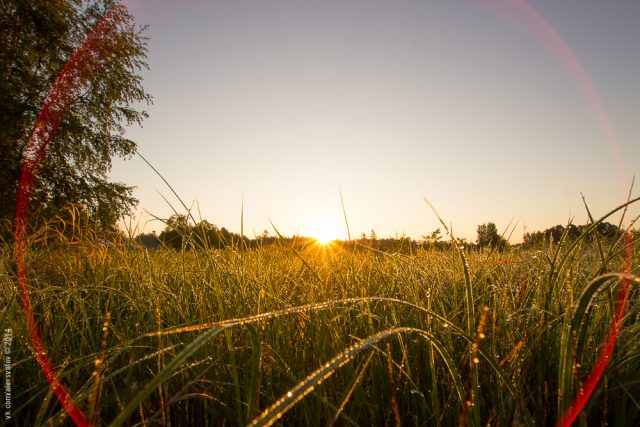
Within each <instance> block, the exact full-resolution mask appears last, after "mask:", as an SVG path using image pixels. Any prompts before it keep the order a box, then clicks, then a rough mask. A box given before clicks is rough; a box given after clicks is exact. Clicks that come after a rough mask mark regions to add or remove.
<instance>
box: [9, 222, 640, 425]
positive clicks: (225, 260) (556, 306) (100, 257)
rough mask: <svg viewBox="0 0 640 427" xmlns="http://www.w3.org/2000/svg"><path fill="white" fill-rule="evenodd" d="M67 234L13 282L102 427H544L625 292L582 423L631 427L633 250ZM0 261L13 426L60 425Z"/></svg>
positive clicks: (583, 370) (573, 388)
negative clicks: (178, 245) (395, 248)
mask: <svg viewBox="0 0 640 427" xmlns="http://www.w3.org/2000/svg"><path fill="white" fill-rule="evenodd" d="M74 221H76V220H74ZM76 222H77V223H78V224H80V222H81V221H76ZM595 223H597V221H594V224H595ZM78 224H76V225H75V227H78V230H75V231H74V232H73V233H69V232H68V231H69V230H67V232H65V233H64V234H62V233H57V234H56V232H55V229H57V228H55V227H52V228H51V230H49V231H41V232H40V233H39V234H36V235H35V236H36V238H34V240H33V241H32V244H31V245H30V247H29V249H28V253H27V267H28V277H29V285H30V292H31V298H32V302H33V309H34V315H35V316H36V318H37V321H38V324H39V326H40V328H41V331H42V339H43V342H44V343H45V344H46V345H47V346H48V349H49V353H50V357H51V360H52V361H53V363H55V364H56V368H57V369H58V372H59V376H60V378H61V380H62V381H64V382H65V384H66V385H67V387H68V389H69V391H70V392H72V393H73V398H74V400H75V402H76V403H77V405H78V406H79V407H80V408H82V409H83V410H84V411H85V413H89V412H91V413H93V414H99V417H100V419H99V421H98V423H101V424H104V425H109V424H111V423H112V424H114V425H118V424H119V425H136V424H144V423H163V422H164V423H166V424H168V423H171V424H172V425H174V426H175V425H220V424H226V425H242V424H243V423H250V422H251V421H252V420H256V421H255V422H256V423H261V422H262V423H265V424H268V423H270V422H274V421H275V422H276V423H281V424H286V425H326V424H329V423H331V422H335V423H336V425H339V424H346V423H348V424H352V425H353V424H360V425H385V424H386V425H391V424H394V423H395V419H396V409H394V407H393V406H394V405H397V413H399V415H400V418H401V420H402V423H403V424H404V425H458V423H459V422H460V417H461V414H464V413H465V412H464V411H466V410H467V409H465V407H466V405H467V404H468V403H467V402H471V404H472V406H471V407H470V408H469V412H468V413H467V414H466V415H465V418H464V420H465V422H466V423H467V424H468V425H486V424H488V423H490V424H492V425H508V424H511V423H514V422H515V423H516V424H518V423H519V424H523V425H531V424H534V423H535V424H536V425H549V424H553V423H555V422H556V421H557V420H558V419H559V417H560V416H561V415H562V414H561V413H560V412H561V411H562V410H563V409H564V408H565V407H566V405H568V404H569V403H571V401H572V398H573V397H574V396H575V395H576V394H577V393H579V391H580V387H581V382H582V381H584V380H585V378H586V376H587V374H588V373H589V372H590V370H591V368H592V367H593V366H594V365H595V363H596V359H597V356H598V354H599V353H600V351H601V349H602V347H603V343H604V341H605V337H606V336H607V333H608V328H609V325H610V322H611V319H612V316H613V315H614V309H615V306H614V304H615V300H614V299H612V298H610V297H609V295H613V296H615V295H616V294H617V289H618V287H619V286H620V285H619V281H620V280H619V279H621V278H623V277H624V278H628V279H629V281H630V290H629V295H628V299H627V306H626V312H625V316H624V317H623V318H622V319H621V325H620V331H619V335H618V341H617V343H616V346H615V349H614V351H613V353H612V355H611V357H610V359H609V363H608V365H607V367H606V370H605V372H604V375H603V379H602V381H601V382H600V383H599V384H598V385H597V388H596V391H595V392H594V394H593V395H592V397H591V399H590V400H589V402H588V403H587V405H586V406H585V408H584V409H583V411H582V414H583V415H581V417H583V419H584V421H583V422H585V423H587V424H589V425H591V424H599V423H601V422H605V421H606V422H608V423H609V424H611V425H616V424H617V425H638V424H640V406H639V405H638V398H637V396H638V395H640V376H639V375H638V372H640V347H639V346H638V342H640V326H638V325H639V323H638V319H639V316H640V300H639V291H638V288H639V286H640V284H639V283H638V275H639V273H640V271H639V266H638V259H637V256H635V255H634V257H633V260H632V263H631V265H630V270H629V271H628V272H625V273H624V275H622V276H621V274H623V273H616V272H623V271H624V268H625V263H624V254H623V252H622V251H621V249H622V247H621V246H620V245H621V244H622V242H621V241H606V240H602V241H600V242H599V244H600V245H601V247H602V251H601V250H600V249H599V247H598V242H597V241H587V239H585V238H581V239H580V241H579V242H577V243H576V242H571V241H569V240H566V241H564V242H562V244H560V243H559V242H556V243H553V244H552V245H549V244H546V245H545V246H542V247H539V248H535V249H530V250H525V249H521V248H517V247H516V248H511V249H508V250H507V251H506V252H503V253H486V252H484V253H481V252H474V251H469V250H468V249H465V250H460V248H459V247H455V246H454V245H452V248H450V249H447V250H442V251H438V250H422V249H419V250H415V251H413V252H412V253H411V254H409V255H400V254H390V253H383V252H378V251H375V250H373V249H372V250H368V249H363V248H359V247H358V248H357V249H354V250H352V248H351V247H349V248H345V249H343V248H341V247H340V245H335V246H334V247H332V248H324V249H311V248H309V249H308V250H305V251H304V252H299V251H298V252H297V249H292V248H291V247H289V246H284V245H283V246H278V245H272V246H264V247H259V248H256V249H247V250H242V251H236V250H230V249H226V250H190V251H183V252H176V251H172V250H167V249H161V250H158V251H150V252H146V251H142V250H138V249H135V248H134V247H133V246H132V245H128V244H127V242H123V243H122V244H115V245H110V246H105V245H103V244H100V243H98V242H97V241H96V239H95V238H94V236H93V235H92V233H91V232H90V230H84V229H82V228H81V225H78ZM68 226H69V227H72V225H71V224H68ZM65 236H73V238H69V237H65ZM632 244H633V245H634V253H635V254H637V253H638V249H639V242H638V241H637V240H636V241H634V242H632ZM547 254H548V257H547V256H546V255H547ZM601 254H603V255H604V257H603V256H601ZM0 256H1V257H2V258H1V262H0V283H1V286H2V291H3V298H2V301H0V321H1V322H2V324H3V325H6V326H4V327H5V328H11V329H12V330H13V335H14V337H15V338H14V341H13V344H12V354H11V356H12V366H11V369H12V372H11V373H12V378H13V381H14V382H13V384H12V385H13V390H14V394H13V402H14V406H13V414H12V416H13V419H14V420H15V421H16V422H17V423H18V424H21V425H48V424H51V423H53V424H56V423H64V422H65V421H61V418H64V417H65V416H64V411H63V410H62V408H61V406H60V405H59V403H58V402H57V401H56V400H55V399H52V395H51V393H50V388H49V385H48V383H47V382H46V380H45V378H44V377H43V376H42V374H41V373H40V371H39V368H38V366H37V364H36V363H35V362H34V358H33V354H32V350H31V349H30V348H29V346H28V341H27V340H25V337H26V333H27V331H26V326H25V324H24V319H23V318H22V315H21V312H20V304H19V296H18V293H17V290H16V288H15V277H14V275H15V272H14V269H13V266H12V261H11V259H12V257H11V248H10V247H3V248H2V251H1V254H0ZM505 260H508V262H506V261H505ZM603 264H606V269H607V271H605V272H603V271H601V270H602V268H603V267H602V266H603ZM603 273H606V274H604V275H603ZM485 306H486V307H489V308H490V310H489V311H485V310H484V307H485ZM158 309H159V313H160V316H158ZM107 312H108V313H110V320H109V325H108V335H106V336H105V333H104V332H103V327H104V323H105V316H106V315H105V313H107ZM474 313H477V315H475V314H474ZM481 334H482V338H481ZM158 338H161V341H158ZM387 343H388V344H389V351H387V348H386V344H387ZM96 360H100V367H101V368H100V369H101V372H100V373H99V375H100V378H99V379H100V381H99V383H98V385H100V387H101V391H100V394H99V399H97V395H96V393H97V391H96V388H95V387H96V384H97V382H96V378H95V376H94V375H92V374H93V372H94V371H96V365H95V361H96ZM390 361H393V363H396V362H397V363H396V365H394V370H393V376H394V388H391V387H390V379H389V378H390V376H389V363H390ZM327 365H329V366H328V367H327ZM4 369H5V368H4V367H1V368H0V370H2V373H4ZM319 379H322V384H321V385H319V384H318V383H317V380H319ZM311 387H313V390H311ZM469 390H470V391H473V394H471V393H469ZM289 393H291V396H289ZM393 395H395V399H394V398H393ZM472 395H473V399H469V398H468V396H472ZM303 397H304V398H303ZM392 402H395V403H394V404H392ZM96 405H99V408H98V407H96ZM270 408H271V409H270ZM285 410H286V411H285ZM277 415H280V418H278V417H277ZM69 421H70V420H68V419H67V421H66V422H67V423H69Z"/></svg>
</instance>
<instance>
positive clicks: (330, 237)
mask: <svg viewBox="0 0 640 427" xmlns="http://www.w3.org/2000/svg"><path fill="white" fill-rule="evenodd" d="M340 232H341V229H340V228H339V227H338V226H337V225H336V224H332V223H331V222H329V221H314V222H312V223H310V224H309V225H308V226H307V227H305V234H306V235H307V236H309V237H312V238H314V239H315V240H316V242H318V243H319V244H321V245H326V244H329V243H331V242H333V241H334V240H338V239H339V238H340Z"/></svg>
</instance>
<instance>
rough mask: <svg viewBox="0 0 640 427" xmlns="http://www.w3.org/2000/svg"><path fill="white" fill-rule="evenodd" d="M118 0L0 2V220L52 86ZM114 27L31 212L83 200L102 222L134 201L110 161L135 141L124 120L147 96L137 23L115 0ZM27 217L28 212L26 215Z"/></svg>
mask: <svg viewBox="0 0 640 427" xmlns="http://www.w3.org/2000/svg"><path fill="white" fill-rule="evenodd" d="M114 4H115V2H113V1H109V0H102V1H82V0H56V1H49V0H29V1H24V0H4V1H2V2H0V28H2V36H0V154H1V155H0V219H1V220H5V221H7V220H8V221H11V220H12V219H13V217H14V215H15V202H16V194H17V189H18V182H19V174H20V168H21V162H22V158H23V155H24V153H25V150H26V147H27V144H28V142H29V138H30V135H31V132H32V129H33V126H34V123H35V122H36V118H37V115H38V113H39V111H40V109H41V108H42V105H43V103H44V101H45V99H46V98H47V95H48V94H49V91H50V90H51V87H52V85H53V83H54V81H55V79H56V77H57V76H58V74H59V73H60V71H61V69H62V68H63V67H64V65H65V64H66V63H67V61H68V59H69V58H70V57H71V55H72V54H73V52H74V50H75V49H76V48H77V47H78V46H79V44H80V43H81V42H82V40H83V39H84V37H85V36H86V34H87V33H88V31H89V30H90V29H91V28H92V27H93V26H94V24H95V23H96V22H97V21H98V20H99V19H100V17H102V16H103V15H104V14H105V13H106V11H107V10H109V9H110V7H111V6H113V5H114ZM114 19H116V20H117V29H118V30H117V32H116V33H115V34H113V35H111V37H110V38H109V40H108V42H107V43H104V44H103V45H100V50H101V54H102V55H104V56H105V57H106V58H108V59H107V60H105V61H103V62H104V63H103V64H102V65H101V68H100V71H99V72H98V73H95V74H94V75H93V76H92V77H91V78H90V79H89V81H88V82H87V84H86V85H85V87H84V88H83V91H82V92H81V93H80V94H79V95H78V96H77V97H75V98H74V99H73V101H72V104H71V107H70V108H69V110H68V111H66V113H65V115H64V117H63V119H62V122H61V123H60V126H59V127H58V128H57V129H56V131H55V134H54V136H53V139H52V140H51V143H50V145H49V146H48V150H47V153H46V158H45V161H44V164H43V167H42V169H41V170H40V173H39V176H38V179H37V181H36V185H35V190H34V192H33V193H32V196H31V208H32V211H34V212H37V213H38V214H39V215H37V216H39V217H40V218H47V217H50V216H51V215H53V214H55V213H56V212H58V211H60V210H61V209H63V208H64V207H65V206H67V205H69V204H72V203H73V204H77V205H81V206H83V207H84V209H86V210H87V212H88V213H89V214H90V216H91V217H92V218H93V220H94V221H96V222H97V223H98V224H99V226H100V227H101V228H102V229H105V230H109V229H113V228H114V227H115V224H116V221H117V220H118V218H119V217H120V216H121V215H122V214H123V213H126V212H127V211H128V210H129V209H130V208H131V207H132V206H133V205H134V204H135V203H136V200H135V199H134V198H133V196H132V187H129V186H127V185H125V184H123V183H114V182H110V181H109V180H108V172H109V170H110V168H111V159H112V158H113V157H114V156H120V157H127V156H130V155H132V154H133V153H134V152H135V149H136V145H135V143H134V142H133V141H131V140H129V139H127V138H125V137H124V131H125V127H126V126H129V125H134V124H140V123H141V122H142V120H143V119H144V118H145V117H146V116H147V114H146V112H144V111H140V110H137V109H136V105H138V104H139V103H140V102H146V103H149V102H150V101H151V98H150V96H149V95H148V94H147V93H146V92H145V91H144V89H143V87H142V77H141V76H140V71H141V70H143V69H145V68H146V67H147V64H146V63H145V62H144V60H145V57H146V52H147V50H146V38H145V37H144V36H143V35H142V31H143V30H144V28H140V27H137V26H136V25H135V23H134V21H133V17H132V16H131V15H130V14H129V13H128V12H127V10H126V8H124V7H123V6H121V5H120V6H119V7H118V8H117V14H116V15H115V18H114ZM32 216H34V215H32Z"/></svg>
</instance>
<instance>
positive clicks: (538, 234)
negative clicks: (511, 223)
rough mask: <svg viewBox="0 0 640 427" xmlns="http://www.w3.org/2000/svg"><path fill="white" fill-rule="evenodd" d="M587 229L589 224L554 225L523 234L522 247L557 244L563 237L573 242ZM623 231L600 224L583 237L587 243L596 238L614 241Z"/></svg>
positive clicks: (609, 224)
mask: <svg viewBox="0 0 640 427" xmlns="http://www.w3.org/2000/svg"><path fill="white" fill-rule="evenodd" d="M587 228H589V224H586V225H574V224H569V225H567V226H563V225H556V226H554V227H551V228H547V229H546V230H544V231H535V232H533V233H525V234H524V236H523V240H522V245H523V246H525V247H532V246H538V245H541V244H543V243H545V242H550V241H552V242H559V241H560V240H561V239H562V238H563V236H564V238H565V239H568V240H575V239H577V238H578V237H580V236H581V235H582V234H584V233H585V232H586V230H587ZM623 232H624V231H623V230H621V229H620V228H619V227H618V226H617V225H614V224H611V223H609V222H601V223H599V224H597V225H596V227H595V229H594V230H592V231H591V232H590V233H589V234H588V235H586V236H585V239H586V240H587V241H593V239H594V238H595V237H596V235H597V236H600V237H601V238H604V239H608V240H615V239H618V238H620V237H621V236H622V234H623Z"/></svg>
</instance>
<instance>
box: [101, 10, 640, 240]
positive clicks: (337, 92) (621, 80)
mask: <svg viewBox="0 0 640 427" xmlns="http://www.w3.org/2000/svg"><path fill="white" fill-rule="evenodd" d="M125 4H127V5H128V7H129V8H130V11H131V12H132V13H133V14H134V16H135V18H136V20H137V22H138V23H139V24H142V25H146V24H148V25H149V29H148V31H147V32H146V34H147V35H148V37H149V56H148V62H149V65H150V67H151V69H150V70H149V71H146V72H145V73H144V85H145V88H146V90H147V91H148V92H149V93H150V94H152V95H153V96H154V98H155V102H154V104H153V105H152V106H149V107H148V108H147V110H148V112H149V113H150V117H149V119H148V120H147V121H146V122H145V123H144V127H143V128H131V129H129V130H128V133H127V135H128V137H130V138H131V139H133V140H134V141H135V142H137V144H138V147H139V150H140V152H141V153H142V154H143V155H144V156H146V157H147V158H148V159H149V160H150V161H151V162H152V163H153V164H154V166H155V167H156V168H157V169H158V170H160V171H161V173H162V174H163V175H164V176H165V178H166V179H167V180H168V181H169V182H170V183H171V185H172V186H173V187H174V188H175V190H176V191H177V192H178V193H179V194H180V196H181V197H182V198H183V199H184V200H185V201H186V202H187V203H188V204H191V203H193V202H196V201H197V204H198V205H199V210H200V214H199V215H198V213H197V212H196V216H201V217H202V218H205V219H207V220H209V221H210V222H212V223H215V224H217V225H219V226H225V227H226V228H228V229H230V230H232V231H236V232H237V231H240V209H241V203H242V199H243V198H244V221H245V234H247V235H248V236H250V237H251V236H253V234H254V232H255V233H256V234H260V233H261V232H262V230H264V229H269V230H271V226H270V225H269V219H271V220H272V221H273V223H274V224H275V225H276V226H277V227H278V228H279V229H280V231H281V232H282V233H284V234H287V235H290V234H293V233H296V232H299V233H301V234H307V235H313V234H317V233H320V232H321V230H323V229H324V230H325V231H324V232H329V233H332V234H335V235H336V237H345V236H346V233H345V231H344V226H343V220H342V213H341V208H340V193H339V191H340V188H341V189H342V193H343V196H344V200H345V206H346V210H347V215H348V218H349V222H350V225H351V229H352V232H353V233H354V234H357V235H359V234H360V233H361V232H363V231H364V232H366V233H367V234H368V233H369V231H370V230H371V229H375V230H376V233H377V234H378V236H387V235H395V234H396V233H397V234H402V233H406V234H407V235H409V236H411V237H415V238H419V237H420V236H422V235H425V234H428V233H430V232H431V231H432V230H434V229H435V228H436V227H438V222H437V219H436V218H435V216H434V215H433V214H432V212H431V211H430V209H429V207H428V206H427V204H426V203H425V202H424V200H423V197H427V198H429V199H430V200H431V201H432V203H433V204H434V205H435V206H436V208H437V209H438V210H439V212H440V213H441V214H442V216H443V217H444V218H445V219H446V220H447V221H448V222H450V223H451V224H453V228H454V232H455V233H456V234H457V235H459V236H462V237H466V238H468V239H470V240H474V239H475V229H476V227H477V225H478V224H479V223H483V222H487V221H493V222H495V223H496V224H497V226H498V228H499V229H503V228H505V227H506V226H507V224H508V223H509V221H510V220H512V219H514V221H515V222H516V223H517V224H518V225H517V228H516V230H515V232H514V234H513V237H512V239H511V241H512V242H517V241H520V240H521V237H522V234H523V229H524V227H526V228H527V229H528V230H530V231H534V230H540V229H544V228H547V227H549V226H553V225H555V224H558V223H566V222H567V221H568V219H569V218H570V217H572V216H574V217H575V222H576V223H584V222H585V221H586V215H585V213H584V209H583V208H582V202H581V199H580V192H583V193H584V194H585V196H586V197H587V199H588V201H589V203H590V205H591V208H592V210H593V211H594V213H595V214H597V215H599V214H603V213H605V212H606V211H607V210H609V209H610V208H613V207H615V206H617V205H618V204H619V202H621V201H622V199H623V193H624V192H625V191H626V190H628V188H623V187H622V183H623V182H624V183H625V185H627V186H628V184H629V183H630V182H631V177H632V176H633V175H634V174H635V175H640V166H639V165H640V162H639V161H638V160H639V159H640V25H638V22H640V1H637V0H609V1H601V0H531V1H530V2H529V3H528V4H529V5H530V6H531V7H532V8H533V9H535V10H536V11H537V12H538V13H539V14H540V15H541V16H542V17H543V18H544V19H545V20H546V22H547V23H548V24H550V25H551V26H552V27H553V29H554V30H555V31H556V32H557V34H558V35H559V36H560V38H561V39H562V40H563V41H564V43H566V46H568V48H569V49H570V51H571V52H572V54H573V55H575V58H577V60H578V61H579V62H580V64H582V66H583V67H584V70H586V72H587V74H588V77H589V78H590V80H591V82H592V83H593V87H594V88H595V89H596V90H597V93H598V95H599V97H600V100H601V101H602V104H603V106H604V108H605V110H606V113H607V114H608V117H609V120H610V124H611V126H612V128H613V130H614V132H615V137H616V138H617V140H616V141H615V142H614V141H612V139H611V138H612V135H613V134H612V133H609V134H607V132H606V131H604V130H603V119H602V117H600V116H599V115H598V114H597V112H596V111H595V110H594V107H593V102H594V101H593V95H592V94H590V93H589V92H588V90H586V89H585V86H584V84H582V86H581V84H580V79H579V78H578V77H576V74H575V70H573V71H571V68H570V67H568V66H567V64H568V62H566V57H565V58H564V60H563V57H562V52H560V54H558V49H555V50H554V42H555V41H554V40H553V39H549V38H548V37H547V38H546V39H545V33H544V31H542V30H540V29H539V28H537V29H536V28H535V26H534V28H533V30H532V28H531V22H530V21H527V20H526V17H525V18H523V17H522V16H520V15H518V14H519V13H520V12H518V11H519V10H521V9H518V6H517V5H518V4H520V6H521V5H522V2H520V1H518V0H514V1H510V0H451V1H430V0H413V1H400V0H397V1H386V0H385V1H382V0H322V1H320V0H316V1H303V0H288V1H284V0H253V1H245V0H228V1H226V0H225V1H205V0H203V1H195V0H194V1H180V2H174V1H168V0H165V1H159V0H155V1H141V0H132V1H127V2H125ZM514 4H515V5H516V6H514ZM514 11H515V12H514ZM538 30H540V31H538ZM547 36H548V34H547ZM555 47H556V48H557V46H555ZM563 61H564V62H563ZM583 83H584V82H583ZM605 124H606V123H605ZM616 150H618V151H619V157H618V160H616ZM620 161H621V162H622V163H624V166H623V169H622V168H621V165H620ZM112 178H113V179H115V180H118V181H123V182H126V183H127V184H130V185H135V186H136V187H137V188H136V191H135V195H136V196H137V197H138V198H139V199H140V206H139V207H140V211H139V213H138V214H137V216H136V221H137V222H139V224H140V226H141V227H144V230H145V231H150V230H153V229H156V230H159V229H161V228H162V224H159V223H153V222H152V223H148V224H146V222H147V220H148V219H150V217H149V216H148V215H146V214H144V213H143V212H142V210H143V209H145V210H147V211H149V212H151V213H153V214H154V215H157V216H160V217H168V216H169V215H170V214H171V209H170V208H169V206H168V205H167V203H166V202H165V201H164V200H163V199H162V197H161V196H160V195H159V193H161V194H163V195H164V196H165V197H167V198H168V199H169V200H170V201H171V202H172V203H173V205H174V206H178V205H179V204H178V202H177V201H176V200H175V199H174V198H173V197H172V194H171V193H170V191H169V189H168V188H167V187H166V186H165V185H164V184H163V183H162V181H161V180H160V179H159V178H158V177H157V176H156V175H155V174H154V173H153V171H152V170H151V169H150V168H149V167H148V166H146V165H145V164H144V163H143V162H142V161H141V160H140V159H139V158H133V159H131V160H128V161H125V162H123V161H116V162H114V167H113V171H112ZM639 185H640V183H639ZM635 193H636V194H638V192H635ZM194 206H195V205H194ZM633 213H634V214H636V215H637V214H638V213H640V209H638V208H635V209H634V210H633ZM145 224H146V225H145ZM327 230H328V231H327ZM271 234H273V232H271Z"/></svg>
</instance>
